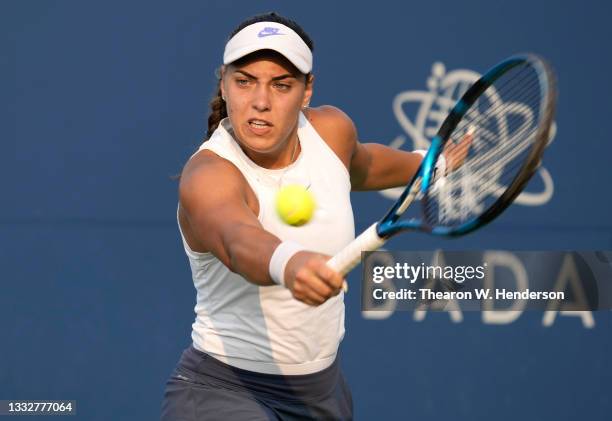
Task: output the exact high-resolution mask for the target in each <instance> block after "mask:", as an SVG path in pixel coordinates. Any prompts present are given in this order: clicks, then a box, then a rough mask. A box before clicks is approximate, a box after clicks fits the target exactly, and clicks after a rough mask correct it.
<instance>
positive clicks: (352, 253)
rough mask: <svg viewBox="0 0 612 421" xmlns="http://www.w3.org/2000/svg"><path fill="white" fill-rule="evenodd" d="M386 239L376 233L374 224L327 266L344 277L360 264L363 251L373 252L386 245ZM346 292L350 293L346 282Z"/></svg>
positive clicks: (330, 260)
mask: <svg viewBox="0 0 612 421" xmlns="http://www.w3.org/2000/svg"><path fill="white" fill-rule="evenodd" d="M385 241H386V240H385V239H384V238H381V237H379V236H378V234H377V233H376V224H372V225H371V226H370V227H369V228H368V229H366V230H365V231H364V232H362V233H361V234H360V235H359V236H358V237H357V238H355V239H354V240H353V241H351V242H350V243H349V244H347V246H346V247H344V248H343V249H342V250H340V252H338V253H337V254H336V255H335V256H334V257H332V258H331V259H329V260H328V261H327V266H329V267H330V268H332V269H333V270H335V271H336V272H339V273H340V274H341V275H342V276H344V275H346V274H347V273H349V272H350V271H351V269H353V268H354V267H355V266H357V264H358V263H359V260H360V259H361V252H362V251H373V250H377V249H379V248H380V247H381V246H382V245H383V244H385ZM342 289H343V290H344V292H347V291H348V285H347V284H346V281H344V284H343V285H342Z"/></svg>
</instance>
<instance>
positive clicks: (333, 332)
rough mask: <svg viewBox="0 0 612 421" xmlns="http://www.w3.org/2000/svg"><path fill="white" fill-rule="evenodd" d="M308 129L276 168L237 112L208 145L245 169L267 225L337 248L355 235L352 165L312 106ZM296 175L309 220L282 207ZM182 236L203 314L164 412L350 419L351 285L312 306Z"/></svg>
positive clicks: (302, 126)
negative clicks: (315, 120) (292, 220)
mask: <svg viewBox="0 0 612 421" xmlns="http://www.w3.org/2000/svg"><path fill="white" fill-rule="evenodd" d="M298 138H299V141H300V146H301V152H300V154H299V156H298V158H297V159H296V161H295V162H294V163H292V164H291V165H290V166H288V167H286V168H282V169H274V170H270V169H266V168H262V167H259V166H258V165H257V164H255V163H254V162H253V161H251V160H250V159H249V158H248V157H247V156H246V154H245V153H244V152H243V151H242V149H241V148H240V147H239V146H238V144H237V142H236V141H235V140H234V139H233V137H232V129H231V125H230V122H229V119H224V120H223V121H222V122H221V123H220V124H219V127H218V128H217V130H216V131H215V132H214V133H213V135H212V136H211V138H210V139H209V140H207V141H205V142H204V143H203V144H202V146H201V147H200V148H199V150H203V149H207V150H210V151H212V152H214V153H215V154H217V155H218V156H220V157H222V158H224V159H226V160H228V161H230V162H231V163H232V164H233V165H235V166H236V167H237V168H238V169H239V170H240V171H241V172H242V174H243V175H244V177H245V178H246V180H247V182H248V183H249V185H250V187H251V188H252V190H253V192H254V193H255V195H256V196H257V199H258V201H259V209H260V210H259V215H258V219H259V221H260V223H261V224H262V226H263V227H264V228H265V229H266V230H267V231H269V232H271V233H273V234H275V235H276V236H277V237H279V238H280V239H281V240H291V241H295V242H298V243H300V244H302V245H303V246H305V247H306V248H307V249H309V250H312V251H316V252H320V253H325V254H329V255H333V254H335V253H336V252H338V251H339V250H340V249H342V248H343V247H344V246H345V245H346V244H348V243H349V242H350V241H351V240H352V239H353V238H354V235H355V232H354V222H353V213H352V208H351V203H350V190H351V185H350V179H349V174H348V171H347V169H346V167H345V166H344V164H343V163H342V162H341V161H340V159H339V158H338V156H337V155H336V154H335V153H334V152H333V151H332V150H331V149H330V148H329V146H328V145H327V144H326V143H325V141H324V140H323V139H322V138H321V137H320V136H319V134H318V133H317V132H316V130H315V129H314V128H313V127H312V125H311V124H310V122H309V121H308V119H307V118H306V117H305V116H304V115H303V114H302V113H300V117H299V123H298ZM288 184H301V185H304V186H306V187H307V188H308V189H309V191H310V192H311V193H313V195H314V197H315V200H316V203H317V208H316V211H315V213H314V216H313V218H312V219H311V220H310V222H309V223H308V224H306V225H304V226H301V227H292V226H289V225H286V224H284V223H283V222H282V221H281V220H280V219H279V218H278V216H277V215H276V211H275V196H276V194H277V192H278V190H279V189H280V188H281V187H282V186H283V185H288ZM202 188H206V186H202ZM179 230H180V225H179ZM181 237H182V238H183V245H184V248H185V252H186V253H187V256H188V258H189V263H190V266H191V271H192V277H193V282H194V285H195V288H196V290H197V303H196V306H195V313H196V319H195V322H194V323H193V325H192V327H193V330H192V335H191V336H192V341H193V345H192V346H191V347H189V348H188V349H187V350H186V351H185V352H184V353H183V356H182V358H181V361H180V362H179V364H178V366H177V369H176V370H175V372H174V373H173V375H172V377H171V378H170V380H169V382H168V385H167V388H166V396H165V399H164V404H163V408H162V419H163V420H168V421H169V420H196V419H207V420H208V419H224V420H225V419H232V420H241V419H245V420H246V419H249V420H250V419H308V418H312V419H350V418H351V417H352V415H351V414H352V405H351V401H350V392H349V391H348V388H347V387H346V384H345V382H344V379H343V377H342V373H341V371H340V368H339V364H338V362H337V360H336V354H337V352H338V346H339V344H340V341H341V340H342V338H343V336H344V296H343V294H342V293H340V294H339V295H337V296H336V297H332V298H331V299H329V300H328V301H326V302H325V303H324V304H322V305H320V306H317V307H313V306H308V305H306V304H304V303H302V302H300V301H298V300H296V299H294V298H293V297H292V295H291V292H290V291H289V290H288V289H286V288H285V287H283V286H276V285H275V286H266V287H260V286H257V285H254V284H252V283H250V282H248V281H247V280H246V279H244V278H243V277H242V276H240V275H238V274H236V273H233V272H231V271H230V270H229V269H228V268H227V267H226V266H225V265H224V264H223V263H222V262H221V261H220V260H219V259H217V258H216V257H215V256H213V255H212V254H211V253H198V252H195V251H193V250H191V249H190V247H189V245H188V244H187V242H186V241H185V238H184V237H183V236H182V233H181ZM253 253H257V250H253ZM218 382H221V383H218ZM196 396H197V398H196ZM223 402H226V403H227V404H224V403H223ZM211 410H212V412H211Z"/></svg>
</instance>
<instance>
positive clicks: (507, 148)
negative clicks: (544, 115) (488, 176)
mask: <svg viewBox="0 0 612 421" xmlns="http://www.w3.org/2000/svg"><path fill="white" fill-rule="evenodd" d="M522 107H523V105H522V104H520V105H517V106H516V107H514V109H511V108H509V109H508V110H507V111H517V110H519V109H521V108H522ZM527 116H528V117H529V118H527V119H525V118H523V117H524V115H518V114H515V117H510V118H508V123H510V124H508V125H509V126H512V127H513V126H515V125H514V124H513V123H514V122H515V121H518V120H522V123H523V124H522V125H520V126H518V125H517V126H518V127H519V128H518V129H516V130H514V131H509V133H505V134H504V135H503V138H505V139H507V140H508V141H507V142H504V143H501V146H499V148H495V147H491V148H489V151H488V152H484V153H481V152H482V150H483V149H484V148H485V147H486V145H487V142H486V140H490V141H494V140H495V139H496V138H498V137H499V136H496V135H494V134H493V133H492V132H491V131H488V130H482V131H480V132H479V131H478V130H479V129H476V130H477V131H476V132H475V133H474V136H479V137H480V138H485V142H475V143H476V145H475V146H474V147H472V151H470V152H471V153H470V155H471V157H472V158H473V159H470V158H467V160H466V161H465V162H464V164H465V165H466V166H468V167H472V168H475V167H477V166H481V167H484V166H485V165H484V164H489V161H492V160H493V159H492V158H498V157H497V155H503V156H504V160H505V161H503V162H507V161H508V160H509V159H511V158H513V157H515V156H516V152H517V151H513V149H515V147H516V146H517V145H518V146H520V145H523V144H525V143H529V141H530V140H531V139H532V138H531V134H528V135H525V132H528V131H531V132H533V134H535V132H536V131H537V126H535V125H534V124H532V123H531V122H530V121H529V120H533V114H532V113H529V114H527ZM519 123H520V121H519ZM487 138H488V139H487ZM514 139H519V140H518V141H515V140H514ZM488 144H492V142H490V143H488ZM495 146H497V144H496V145H495ZM507 153H510V155H506V154H507ZM500 162H502V161H500V160H499V159H495V163H496V164H494V165H495V166H493V167H490V168H491V169H493V168H496V167H499V165H498V164H499V163H500ZM450 175H452V173H451V174H450Z"/></svg>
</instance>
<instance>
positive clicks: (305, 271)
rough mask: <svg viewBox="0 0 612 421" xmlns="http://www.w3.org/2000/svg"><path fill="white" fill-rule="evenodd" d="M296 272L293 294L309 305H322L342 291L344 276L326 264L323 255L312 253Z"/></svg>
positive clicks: (292, 288) (293, 281)
mask: <svg viewBox="0 0 612 421" xmlns="http://www.w3.org/2000/svg"><path fill="white" fill-rule="evenodd" d="M308 257H309V259H306V261H305V262H303V265H301V267H300V268H299V269H298V270H297V271H296V272H295V275H294V277H293V280H292V282H291V287H290V289H291V292H292V294H293V296H294V297H295V298H296V299H298V300H300V301H302V302H304V303H306V304H309V305H315V306H316V305H321V304H323V303H324V302H325V301H327V300H328V299H329V298H331V297H333V296H336V295H338V294H339V293H340V291H341V288H342V283H343V278H342V276H340V274H338V273H337V272H335V271H334V270H332V269H331V268H329V267H328V266H327V265H326V259H325V258H323V256H322V255H316V254H314V253H313V254H312V255H311V256H308Z"/></svg>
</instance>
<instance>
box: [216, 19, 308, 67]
mask: <svg viewBox="0 0 612 421" xmlns="http://www.w3.org/2000/svg"><path fill="white" fill-rule="evenodd" d="M259 50H274V51H276V52H277V53H280V54H282V55H283V56H284V57H285V58H287V60H289V61H290V62H291V63H292V64H293V65H294V66H295V67H297V68H298V70H299V71H300V72H302V73H304V74H308V73H310V71H311V70H312V51H310V48H308V46H307V45H306V43H305V42H304V41H303V40H302V38H300V36H299V35H298V34H296V33H295V31H294V30H293V29H291V28H289V27H288V26H285V25H283V24H280V23H276V22H257V23H254V24H252V25H249V26H247V27H246V28H244V29H242V30H241V31H240V32H238V33H237V34H236V35H234V36H233V37H232V39H230V40H229V41H228V42H227V44H226V45H225V52H224V53H223V64H229V63H232V62H234V61H236V60H238V59H239V58H242V57H244V56H246V55H248V54H251V53H252V52H255V51H259Z"/></svg>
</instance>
